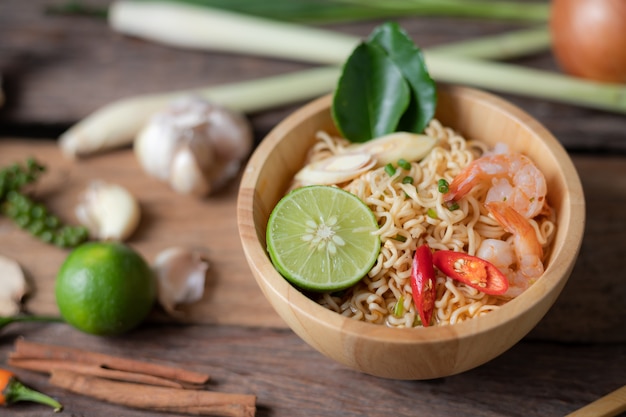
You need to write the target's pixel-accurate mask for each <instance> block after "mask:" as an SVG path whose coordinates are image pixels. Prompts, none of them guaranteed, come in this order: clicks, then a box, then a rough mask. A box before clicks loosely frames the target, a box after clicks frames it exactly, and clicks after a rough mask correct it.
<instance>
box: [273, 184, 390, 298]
mask: <svg viewBox="0 0 626 417" xmlns="http://www.w3.org/2000/svg"><path fill="white" fill-rule="evenodd" d="M377 229H378V224H377V223H376V218H375V217H374V214H373V213H372V211H371V210H370V209H369V207H367V206H366V205H365V203H363V201H361V200H360V199H359V198H358V197H357V196H355V195H354V194H351V193H349V192H347V191H344V190H342V189H340V188H337V187H330V186H324V185H312V186H308V187H302V188H298V189H296V190H293V191H291V192H290V193H288V194H287V195H285V196H284V197H283V198H282V199H281V200H280V201H279V202H278V204H277V205H276V207H274V210H273V211H272V213H271V214H270V218H269V221H268V224H267V233H266V240H267V249H268V252H269V254H270V258H271V260H272V263H273V264H274V266H275V267H276V269H277V270H278V272H280V274H281V275H282V276H284V277H285V278H286V279H287V280H289V281H290V282H291V283H293V284H294V285H296V286H298V287H300V288H303V289H307V290H312V291H337V290H341V289H345V288H348V287H349V286H351V285H353V284H355V283H356V282H358V281H359V280H360V279H361V278H363V277H364V276H365V275H366V274H367V273H368V271H369V270H370V269H371V268H372V265H374V262H376V258H377V257H378V253H379V252H380V238H379V237H378V235H376V234H374V233H373V232H375V231H376V230H377Z"/></svg>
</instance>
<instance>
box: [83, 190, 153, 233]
mask: <svg viewBox="0 0 626 417" xmlns="http://www.w3.org/2000/svg"><path fill="white" fill-rule="evenodd" d="M76 217H77V218H78V221H79V222H80V223H81V224H82V225H83V226H85V227H86V228H87V229H88V230H89V234H90V235H91V236H92V237H94V238H96V239H99V240H116V241H123V240H126V239H127V238H128V237H130V235H131V234H132V233H133V232H134V231H135V229H136V228H137V226H138V225H139V220H140V217H141V215H140V209H139V203H138V202H137V200H136V199H135V197H134V196H133V195H132V194H131V193H130V192H129V191H128V190H126V189H125V188H124V187H121V186H119V185H116V184H110V183H106V182H104V181H92V182H91V183H90V184H89V186H88V187H87V189H86V190H85V191H84V192H83V194H82V195H81V196H80V202H79V204H78V205H77V206H76Z"/></svg>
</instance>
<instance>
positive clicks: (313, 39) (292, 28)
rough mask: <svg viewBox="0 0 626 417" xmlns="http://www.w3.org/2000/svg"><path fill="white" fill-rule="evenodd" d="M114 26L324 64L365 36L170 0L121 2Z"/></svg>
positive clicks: (112, 12) (163, 39) (184, 44)
mask: <svg viewBox="0 0 626 417" xmlns="http://www.w3.org/2000/svg"><path fill="white" fill-rule="evenodd" d="M109 24H110V26H111V27H112V28H113V29H114V30H116V31H118V32H120V33H124V34H127V35H132V36H137V37H141V38H144V39H149V40H152V41H156V42H159V43H162V44H165V45H170V46H175V47H181V48H185V49H209V50H213V51H226V52H236V53H240V54H248V55H260V56H272V57H277V58H287V59H290V60H297V61H308V62H315V63H321V64H337V63H340V62H343V61H344V60H345V59H346V58H347V57H348V56H349V55H350V52H351V51H352V50H353V49H354V47H355V46H356V45H357V44H358V42H359V38H357V37H355V36H351V35H345V34H341V33H337V32H332V31H329V30H324V29H317V28H313V27H308V26H303V25H297V24H293V23H284V22H278V21H273V20H268V19H263V18H259V17H254V16H247V15H244V14H239V13H232V12H227V11H224V10H218V9H209V8H205V7H199V6H193V5H189V4H182V3H169V2H158V1H157V2H136V1H116V2H114V3H113V4H112V5H111V6H110V8H109Z"/></svg>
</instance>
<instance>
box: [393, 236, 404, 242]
mask: <svg viewBox="0 0 626 417" xmlns="http://www.w3.org/2000/svg"><path fill="white" fill-rule="evenodd" d="M393 239H394V240H397V241H398V242H406V237H405V236H402V235H396V236H395V237H394V238H393Z"/></svg>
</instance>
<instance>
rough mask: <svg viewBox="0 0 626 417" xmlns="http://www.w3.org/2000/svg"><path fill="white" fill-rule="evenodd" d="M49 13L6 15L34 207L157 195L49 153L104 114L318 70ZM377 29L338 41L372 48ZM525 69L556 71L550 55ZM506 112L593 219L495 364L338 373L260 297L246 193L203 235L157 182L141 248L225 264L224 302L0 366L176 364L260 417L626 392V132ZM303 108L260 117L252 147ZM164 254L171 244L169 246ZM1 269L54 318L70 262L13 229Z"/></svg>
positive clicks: (1, 337)
mask: <svg viewBox="0 0 626 417" xmlns="http://www.w3.org/2000/svg"><path fill="white" fill-rule="evenodd" d="M49 3H50V2H46V1H43V0H37V1H35V0H33V1H29V2H22V1H19V0H7V1H3V2H2V5H0V73H1V74H2V77H3V78H2V80H3V89H4V93H5V103H4V107H2V108H0V162H2V163H3V164H4V163H5V162H6V161H7V160H9V159H11V158H13V157H14V156H21V155H23V154H25V153H30V152H32V153H34V154H37V155H40V156H41V157H42V158H43V159H44V160H45V161H46V162H47V163H48V164H49V165H50V166H51V169H50V172H51V173H50V176H49V177H48V179H47V180H46V181H47V182H45V183H44V185H43V186H42V188H40V189H38V192H39V193H40V195H43V196H47V197H48V198H49V203H50V204H51V205H52V208H53V209H57V210H61V211H62V212H63V213H66V212H67V210H66V209H67V208H68V207H69V205H70V203H69V201H73V198H74V197H75V194H76V193H77V192H78V190H79V189H80V187H81V186H82V185H83V183H84V182H85V181H86V180H87V176H88V175H86V174H85V173H89V172H92V173H94V172H95V173H98V174H102V175H104V176H113V177H114V178H115V179H118V180H119V181H124V182H125V184H126V185H127V186H128V187H130V188H132V189H134V190H140V189H142V188H144V186H145V184H146V181H148V180H147V179H145V178H143V177H141V176H140V175H136V174H137V173H139V171H138V168H137V167H136V166H135V165H133V159H132V157H131V156H130V150H122V151H119V152H116V153H112V154H109V155H105V156H102V157H98V158H94V159H93V160H91V161H87V162H80V163H77V164H75V165H73V163H71V162H70V161H67V160H64V159H63V158H62V157H61V155H60V153H58V149H57V148H56V144H55V142H54V141H53V139H55V138H57V137H58V136H59V135H60V134H61V133H62V132H63V131H64V130H65V129H67V128H68V127H69V126H70V125H71V124H73V123H75V122H76V121H78V120H80V119H81V118H82V117H84V116H86V115H87V114H88V113H90V112H91V111H93V110H95V109H97V108H99V107H101V106H103V105H105V104H107V103H109V102H111V101H113V100H115V99H118V98H122V97H126V96H130V95H135V94H143V93H151V92H161V91H169V90H175V89H182V88H194V87H198V86H205V85H217V84H220V83H224V82H233V81H239V80H247V79H253V78H256V77H261V76H269V75H275V74H280V73H286V72H290V71H295V70H299V69H305V68H308V67H310V65H308V64H303V63H297V62H290V61H285V60H276V59H265V58H262V57H251V56H238V55H231V54H226V53H216V52H206V51H184V50H179V49H174V48H168V47H165V46H161V45H156V44H153V43H150V42H145V41H142V40H138V39H132V38H129V37H125V36H122V35H119V34H116V33H113V32H111V31H110V30H109V29H108V27H107V25H106V23H105V22H104V21H101V20H97V19H93V18H86V17H61V16H49V15H45V14H44V13H43V11H44V8H45V6H46V5H47V4H49ZM90 4H96V5H106V4H107V2H106V1H92V2H90ZM398 20H399V22H400V23H401V24H402V26H403V27H405V28H406V29H407V30H408V31H409V33H410V34H411V36H412V37H413V38H414V39H415V40H416V41H417V43H418V44H420V45H421V46H422V47H429V46H434V45H437V44H442V43H445V42H448V41H454V40H460V39H466V38H470V37H474V36H479V35H487V34H494V33H500V32H504V31H507V30H510V29H515V28H519V27H521V25H518V24H512V23H505V22H484V21H477V20H467V19H441V18H439V19H438V18H418V17H405V18H402V19H398ZM376 24H377V22H360V23H350V24H334V25H331V26H330V28H332V29H335V30H338V31H343V32H346V33H350V34H354V35H358V36H366V35H367V34H368V33H369V32H370V30H371V29H372V28H373V27H374V26H375V25H376ZM514 63H516V64H520V65H527V66H530V67H535V68H543V69H546V70H553V71H556V70H557V66H556V64H555V63H554V61H553V60H552V58H551V56H550V54H549V53H548V52H546V53H542V54H537V55H533V56H529V57H524V58H520V59H517V60H515V61H514ZM501 95H502V96H504V97H505V98H507V99H509V100H511V101H512V102H514V103H515V104H517V105H519V106H520V107H522V108H523V109H524V110H526V111H527V112H529V113H530V114H532V115H533V116H535V117H536V118H537V119H538V120H540V121H541V122H542V123H544V124H545V125H546V126H547V127H548V128H549V129H550V130H551V131H552V132H553V133H554V134H555V136H556V137H557V138H558V139H559V140H560V141H561V143H562V144H563V145H564V146H565V147H566V149H567V150H568V151H569V152H570V154H571V156H572V158H573V161H574V163H575V165H576V167H577V169H578V171H579V174H580V177H581V180H582V183H583V187H584V190H585V195H586V202H587V213H588V215H587V223H586V231H585V239H584V241H583V245H582V249H581V253H580V256H579V259H578V261H577V264H576V267H575V269H574V272H573V274H572V276H571V278H570V281H569V283H568V285H567V286H566V288H565V290H564V291H563V293H562V295H561V297H560V298H559V300H558V301H557V303H556V304H555V305H554V307H553V308H552V309H551V310H550V312H549V313H548V314H547V315H546V317H545V318H544V319H543V320H542V321H541V322H540V324H539V325H538V326H537V327H536V328H535V329H534V330H533V331H532V332H531V333H530V334H529V335H528V336H527V337H526V338H525V339H524V340H523V341H521V342H520V343H519V344H517V345H516V346H514V347H513V348H512V349H511V350H510V351H508V352H506V353H505V354H503V355H502V356H500V357H498V358H497V359H495V360H493V361H492V362H489V363H487V364H485V365H483V366H481V367H479V368H477V369H474V370H471V371H469V372H466V373H464V374H461V375H457V376H452V377H448V378H444V379H439V380H434V381H390V380H383V379H379V378H375V377H371V376H368V375H362V374H359V373H356V372H354V371H352V370H349V369H346V368H344V367H343V366H341V365H338V364H336V363H334V362H332V361H330V360H329V359H327V358H325V357H323V356H322V355H320V354H319V353H318V352H316V351H314V350H313V349H312V348H310V347H309V346H308V345H306V344H305V343H304V342H302V341H301V340H300V339H299V338H298V337H297V336H296V335H294V334H293V333H292V332H291V331H290V330H288V329H286V328H285V326H284V324H283V323H282V321H281V320H280V318H278V317H277V316H276V315H275V313H274V312H273V311H272V310H271V308H270V307H269V305H268V304H267V303H266V302H265V300H264V299H263V298H262V296H261V294H260V291H259V290H258V289H257V288H256V285H255V283H254V280H253V278H252V276H251V274H250V273H249V272H248V270H247V268H246V266H245V262H244V260H243V253H242V251H241V248H240V246H239V243H238V238H237V231H236V221H235V219H234V218H233V217H234V216H231V215H230V214H229V213H234V212H233V208H234V204H235V198H236V191H237V187H236V184H233V185H232V186H231V187H230V188H228V189H227V190H225V191H224V192H223V193H221V194H220V195H218V196H216V197H214V198H212V199H210V200H208V201H202V202H197V201H191V200H185V201H184V202H182V203H181V204H180V205H179V206H180V207H186V210H190V211H191V212H193V213H195V212H198V213H207V214H206V215H205V220H203V221H200V222H197V223H193V224H192V223H189V221H188V220H186V219H188V218H189V217H190V216H189V213H188V212H184V211H182V212H181V211H173V210H172V208H171V207H167V205H166V204H164V203H163V201H166V200H167V199H168V198H171V195H169V194H167V193H168V190H167V189H166V187H164V186H162V185H160V184H157V183H150V185H151V186H152V187H151V188H150V190H151V191H150V192H149V193H147V194H145V195H142V196H140V199H142V200H143V203H144V205H145V206H146V207H148V211H149V213H150V219H151V221H150V222H149V224H145V223H142V226H141V227H140V230H139V232H138V234H137V235H135V236H134V237H133V239H131V241H130V242H129V243H130V244H131V245H134V246H135V247H137V248H138V249H139V250H140V251H141V252H142V253H143V254H144V255H146V256H147V257H149V258H150V257H152V256H154V254H155V253H156V252H157V251H158V250H159V249H161V248H162V246H163V245H165V244H166V243H167V244H203V245H206V246H209V247H210V248H211V250H212V251H213V252H212V254H213V259H212V274H211V275H210V276H209V286H210V289H211V290H212V292H211V294H208V295H207V296H205V298H203V300H202V301H201V302H199V303H197V304H196V305H194V306H191V307H189V308H188V309H186V310H185V314H184V317H183V319H182V320H181V321H180V322H172V321H166V320H163V317H162V316H160V315H158V314H156V315H155V317H154V318H153V319H152V320H150V321H149V322H148V323H146V324H145V325H143V326H142V327H141V328H139V329H137V330H136V331H133V332H131V333H129V334H127V335H124V336H119V337H112V338H101V337H96V336H90V335H86V334H82V333H80V332H78V331H76V330H74V329H72V328H70V327H69V326H67V325H64V324H46V325H44V324H22V325H12V326H9V327H7V328H5V329H3V330H1V331H0V361H2V363H4V361H5V357H6V355H7V354H8V352H10V351H11V350H12V349H13V342H14V341H15V339H16V338H18V337H24V338H26V339H27V340H32V341H39V342H47V343H51V344H58V345H64V346H72V347H81V348H84V349H90V350H94V351H100V352H108V353H113V354H117V355H121V356H131V357H135V358H142V359H145V360H148V361H154V362H160V363H170V364H175V365H178V366H181V367H188V368H191V369H198V370H202V371H207V372H209V373H210V374H211V375H212V379H213V381H214V382H213V383H212V389H215V390H221V391H225V392H228V391H230V392H241V393H249V394H255V395H257V396H258V404H259V408H258V412H257V415H259V416H276V417H278V416H334V415H345V416H361V415H369V416H379V415H380V416H383V415H429V416H434V417H438V416H459V415H480V416H559V415H566V414H568V413H570V412H572V411H573V410H575V409H577V408H579V407H582V406H583V405H585V404H586V403H589V402H591V401H593V400H595V399H596V398H598V397H600V396H602V395H604V394H607V393H608V392H610V391H612V390H615V389H617V388H619V387H621V386H622V385H624V384H625V383H626V325H625V323H626V303H625V302H624V300H626V275H625V273H624V269H623V259H624V257H625V255H626V251H625V250H624V247H625V245H624V242H625V241H626V221H625V217H624V210H623V208H624V206H625V205H626V182H625V181H624V178H626V155H625V153H624V152H625V151H626V134H625V133H624V132H626V117H624V115H618V114H613V113H608V112H602V111H594V110H589V109H583V108H579V107H575V106H570V105H565V104H558V103H552V102H547V101H543V100H536V99H533V98H528V97H519V96H512V95H507V94H501ZM300 104H301V103H294V104H293V105H290V106H285V107H282V108H278V109H271V110H267V111H263V112H259V113H255V114H251V115H249V116H250V120H251V121H252V123H253V126H254V129H255V134H256V138H257V140H261V138H262V137H263V135H264V134H266V133H267V132H268V131H269V129H271V128H272V127H273V126H274V125H275V124H276V123H277V122H278V121H280V120H281V119H282V118H283V117H285V116H286V115H287V114H289V113H290V112H291V111H293V110H294V109H295V108H296V107H297V106H298V105H300ZM33 139H36V140H35V141H33ZM120 161H122V162H123V164H122V165H119V162H120ZM114 163H115V167H114V168H113V167H112V166H111V164H114ZM120 167H122V169H121V170H120V169H119V168H120ZM55 173H56V174H55ZM63 175H65V177H64V176H63ZM67 176H69V177H67ZM67 178H70V181H65V180H66V179H67ZM63 184H65V186H63ZM50 191H53V192H50ZM176 213H178V214H176ZM215 213H218V214H220V215H223V219H222V221H220V222H218V221H214V220H211V214H215ZM63 215H64V216H68V218H69V216H71V214H63ZM3 221H4V223H2V222H3ZM198 223H200V224H198ZM194 229H197V230H196V231H195V233H194ZM172 230H174V231H175V232H174V233H172ZM181 230H183V232H182V233H181V232H180V231H181ZM224 236H225V237H224ZM166 237H167V239H169V240H166V241H164V240H163V239H165V238H166ZM218 237H221V239H222V240H221V241H218V240H216V239H218ZM224 242H226V243H225V244H224ZM0 253H2V254H3V255H6V256H8V255H10V256H14V257H16V258H18V259H19V260H20V262H21V263H22V265H24V266H25V268H26V269H27V270H28V272H30V274H31V275H32V278H33V280H34V281H35V283H36V285H37V288H36V291H35V292H34V293H33V295H32V296H31V297H30V298H29V299H28V300H27V302H26V307H27V309H28V310H29V311H31V312H38V313H51V314H53V313H56V306H55V304H54V295H53V293H52V287H53V281H54V272H55V271H56V268H57V267H58V265H59V263H60V262H61V261H62V259H63V257H64V256H65V254H66V252H64V251H61V250H58V249H55V248H49V247H46V246H45V245H43V244H40V243H39V242H36V241H34V240H33V239H31V238H29V237H28V236H24V234H23V233H21V232H20V231H18V230H15V229H14V228H12V226H11V225H10V224H9V223H7V221H6V219H4V220H0ZM226 279H232V280H234V281H233V282H235V283H237V285H238V288H241V289H243V290H242V291H244V295H245V297H244V300H242V297H237V296H236V295H235V294H234V293H233V290H232V285H231V286H229V285H228V284H229V283H228V282H226V281H225V280H226ZM231 284H232V282H231ZM237 303H242V305H243V307H246V305H247V308H245V309H244V310H245V311H244V313H243V314H238V315H234V314H233V313H232V312H233V311H234V310H236V309H237V308H239V307H240V305H239V304H237ZM233 307H235V308H233ZM18 375H19V377H20V378H21V379H22V380H23V381H24V382H27V383H29V384H31V385H33V386H35V387H37V388H39V389H42V390H44V391H46V392H47V393H49V394H51V395H53V396H55V397H57V398H59V399H60V400H61V401H62V402H63V404H64V405H65V410H66V411H65V414H67V415H74V416H81V415H89V416H93V417H99V416H110V415H124V416H129V417H130V416H137V417H139V416H149V415H156V414H158V413H152V412H146V411H141V410H134V409H129V408H124V407H121V406H117V405H111V404H107V403H104V402H100V401H96V400H93V399H90V398H87V397H82V396H78V395H75V394H71V393H68V392H66V391H63V390H61V389H58V388H55V387H52V386H50V385H49V384H48V382H47V378H46V377H45V376H43V375H39V374H35V373H31V372H26V371H18ZM10 410H11V415H14V416H40V415H42V413H43V412H44V411H43V410H44V409H43V408H42V407H41V406H38V405H34V404H20V405H15V406H13V407H12V408H11V409H10ZM7 412H8V411H2V413H0V414H2V415H4V413H7Z"/></svg>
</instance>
